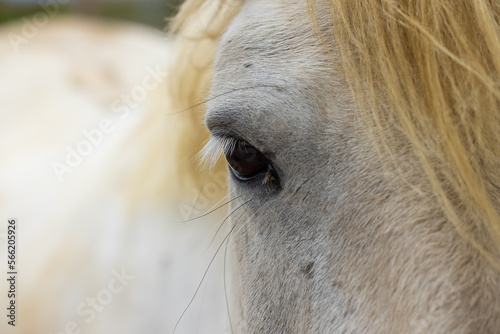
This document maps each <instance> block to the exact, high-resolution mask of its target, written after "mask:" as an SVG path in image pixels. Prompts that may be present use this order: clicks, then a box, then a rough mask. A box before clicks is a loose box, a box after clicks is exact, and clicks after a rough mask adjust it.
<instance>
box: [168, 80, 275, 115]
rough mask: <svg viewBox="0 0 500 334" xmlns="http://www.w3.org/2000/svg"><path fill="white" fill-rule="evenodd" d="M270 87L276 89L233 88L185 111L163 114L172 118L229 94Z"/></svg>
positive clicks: (262, 86) (264, 86)
mask: <svg viewBox="0 0 500 334" xmlns="http://www.w3.org/2000/svg"><path fill="white" fill-rule="evenodd" d="M272 87H276V86H275V85H260V86H250V87H242V88H235V89H232V90H230V91H227V92H224V93H221V94H219V95H216V96H213V97H211V98H209V99H206V100H205V101H202V102H200V103H197V104H195V105H193V106H191V107H189V108H186V109H183V110H180V111H176V112H174V113H171V114H165V116H174V115H178V114H181V113H183V112H185V111H189V110H191V109H194V108H196V107H199V106H201V105H203V104H205V103H208V102H210V101H212V100H215V99H217V98H219V97H222V96H225V95H228V94H231V93H235V92H238V91H242V90H247V89H256V88H272Z"/></svg>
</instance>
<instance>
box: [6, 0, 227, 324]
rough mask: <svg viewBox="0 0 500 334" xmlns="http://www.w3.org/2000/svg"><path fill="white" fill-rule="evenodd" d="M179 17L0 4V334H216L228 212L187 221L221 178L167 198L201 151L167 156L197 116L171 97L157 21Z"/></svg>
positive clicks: (158, 10)
mask: <svg viewBox="0 0 500 334" xmlns="http://www.w3.org/2000/svg"><path fill="white" fill-rule="evenodd" d="M180 3H181V1H180V0H171V1H168V0H136V1H132V0H127V1H119V0H107V1H105V0H102V1H97V0H80V1H76V0H75V1H70V0H36V1H33V0H9V1H7V0H0V106H1V107H0V138H1V140H0V156H1V157H2V159H0V170H1V171H2V173H0V278H1V279H0V310H4V311H1V313H0V319H1V320H0V333H2V334H10V333H13V334H38V333H40V334H50V333H52V334H56V333H57V334H59V333H66V334H69V333H79V334H101V333H102V334H104V333H106V334H114V333H120V334H143V333H150V334H155V333H172V332H173V331H174V327H175V325H176V323H178V322H179V325H178V326H177V328H176V331H175V333H176V334H191V333H200V334H201V333H206V334H211V333H214V334H215V333H223V332H224V331H225V330H226V329H227V327H228V321H227V310H226V299H225V291H226V290H228V289H229V288H228V287H226V285H225V276H226V275H227V277H229V276H230V275H231V273H230V270H229V267H226V264H225V247H223V246H224V241H225V239H224V237H225V235H226V233H227V224H226V225H225V224H224V220H223V218H224V215H225V213H224V209H221V210H216V212H214V213H213V214H210V215H207V216H205V217H203V218H202V219H196V220H193V221H191V220H192V219H193V218H195V217H198V216H200V215H202V214H203V213H206V212H209V211H210V210H211V209H212V208H214V207H215V204H216V202H217V201H219V200H220V199H221V198H223V197H224V196H225V194H226V193H227V188H226V184H227V175H226V174H225V173H222V174H218V175H217V174H215V175H207V176H206V177H205V179H204V183H203V185H202V186H201V187H200V188H199V189H198V188H197V187H198V186H196V187H194V186H192V187H191V188H190V187H188V186H184V188H187V189H184V190H185V191H184V193H183V194H184V197H183V198H181V196H180V195H179V191H178V190H179V188H180V187H181V186H179V182H178V181H179V179H180V178H179V172H178V171H179V170H191V169H193V168H192V167H193V166H196V164H197V162H196V154H197V153H198V151H199V149H200V148H199V147H193V148H192V149H187V148H185V149H183V150H184V151H183V152H178V151H180V150H178V149H177V148H178V147H180V143H181V142H183V141H184V140H188V138H189V136H190V135H191V134H190V133H186V131H185V130H183V129H184V127H183V124H186V123H185V122H193V118H192V117H187V118H186V115H187V114H188V113H178V112H179V110H172V109H173V108H172V107H171V97H170V96H169V87H171V86H170V85H176V81H175V79H172V77H171V76H170V75H169V72H170V69H171V68H172V67H173V66H175V57H173V56H172V55H173V54H174V52H173V48H174V46H173V45H172V43H171V41H170V40H169V39H168V37H167V34H166V25H167V24H166V23H167V21H168V18H169V17H171V16H172V15H174V14H175V12H176V11H177V10H178V8H179V6H180ZM201 56H203V55H201ZM171 79H172V80H171ZM196 93H197V94H207V92H196ZM197 118H199V123H197V125H196V126H199V131H198V130H197V131H196V132H197V133H202V132H203V131H205V132H206V130H204V126H203V122H202V117H201V115H200V117H197ZM190 124H191V123H190ZM185 146H186V145H184V147H185ZM12 217H15V218H16V219H17V221H18V225H17V239H16V240H17V249H16V255H15V256H16V261H17V262H16V265H17V267H16V268H15V269H16V270H17V272H18V276H17V283H16V284H17V285H16V289H17V294H16V297H15V302H16V310H17V318H16V326H15V327H14V326H11V325H8V323H7V320H9V318H7V317H6V315H7V314H6V313H7V312H6V310H7V305H10V304H9V303H10V302H11V301H12V299H11V298H10V297H8V296H7V295H8V293H7V291H9V286H8V284H7V283H8V282H7V280H6V279H4V277H5V275H7V255H8V254H7V249H8V247H7V233H8V231H7V222H8V220H9V219H10V218H12ZM221 222H222V223H221ZM219 227H221V228H220V230H219ZM219 246H220V247H219ZM213 258H215V260H214V261H213V262H212V259H213ZM203 277H205V278H203ZM195 292H196V293H195ZM193 297H194V299H193V300H191V299H192V298H193ZM188 305H189V307H188ZM184 311H186V312H185V314H184V316H182V317H181V315H182V314H183V312H184Z"/></svg>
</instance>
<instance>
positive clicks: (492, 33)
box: [170, 0, 500, 261]
mask: <svg viewBox="0 0 500 334" xmlns="http://www.w3.org/2000/svg"><path fill="white" fill-rule="evenodd" d="M308 2H309V8H310V14H311V21H312V23H313V25H314V24H315V17H316V8H315V2H314V1H308ZM242 3H243V1H230V2H229V1H223V0H221V1H210V2H208V1H204V0H191V1H187V2H186V3H185V4H184V5H183V6H182V9H181V11H180V13H179V15H178V16H177V18H176V19H175V20H174V22H173V26H172V31H173V33H174V34H175V36H176V37H175V38H176V43H177V47H176V49H177V50H178V54H177V55H176V57H177V59H176V61H174V62H173V63H174V64H175V66H176V67H175V68H174V69H172V71H171V76H170V80H171V82H172V84H171V85H170V87H171V92H170V94H171V96H172V99H173V100H174V109H175V110H184V109H186V108H189V107H191V106H195V105H198V104H199V103H200V102H202V101H203V98H205V97H206V95H205V93H206V92H207V90H208V87H209V83H210V76H211V66H212V62H213V58H214V54H215V49H216V46H217V43H218V39H219V37H220V36H221V34H222V33H223V31H224V29H225V28H226V27H227V25H228V24H229V22H230V21H231V19H232V18H233V17H234V15H235V14H237V13H238V11H239V8H240V7H241V5H242ZM330 16H331V22H332V23H331V24H332V27H331V29H328V30H327V31H329V32H330V31H331V33H332V34H333V37H334V39H335V41H336V43H335V44H336V45H335V50H329V51H331V52H335V53H336V54H337V55H338V57H339V59H340V64H336V65H338V66H339V67H340V68H341V69H342V71H343V73H344V74H348V75H345V77H346V79H347V81H348V83H349V85H350V87H351V89H352V91H353V93H354V94H355V96H356V97H357V103H358V106H359V109H360V110H361V111H362V112H361V115H362V120H363V121H364V122H366V124H372V125H373V126H372V127H371V133H372V135H373V136H374V138H377V142H378V144H379V145H378V149H379V152H380V153H381V154H384V156H388V157H389V161H388V164H389V165H396V166H397V164H398V163H399V161H398V151H397V150H398V149H397V148H395V147H396V146H397V145H395V144H394V143H396V141H395V140H397V136H398V135H399V136H401V134H402V135H404V136H405V137H406V138H407V139H408V141H409V142H410V143H411V146H412V147H411V149H412V150H413V151H414V152H415V156H416V157H418V161H419V165H420V166H421V169H422V176H425V177H426V178H427V179H428V182H429V184H430V185H431V187H432V192H433V195H434V196H435V198H436V200H437V201H438V202H439V203H440V206H441V208H442V210H443V212H444V214H445V215H446V216H447V218H448V219H449V221H451V222H452V223H453V225H454V226H455V228H456V229H457V231H458V232H459V233H460V234H461V235H462V236H463V237H464V238H465V239H466V240H468V241H469V242H470V243H471V244H472V245H473V246H474V247H476V248H477V249H478V250H479V251H480V252H481V253H482V254H483V255H485V256H486V257H487V258H488V259H489V260H494V261H498V254H499V253H498V252H499V246H500V216H499V211H498V210H499V208H500V202H499V199H500V173H499V171H500V4H499V3H498V2H495V1H491V0H476V1H470V2H465V1H448V0H422V1H418V2H416V1H405V0H401V1H394V0H366V1H363V2H353V1H349V0H334V1H331V2H330ZM315 28H316V31H317V33H318V36H319V37H322V36H321V33H320V28H319V27H318V26H317V25H316V26H315ZM321 31H323V34H324V33H325V32H324V31H325V29H322V30H321ZM325 46H326V43H325ZM174 83H175V84H174ZM188 112H189V115H190V116H189V117H190V119H189V121H187V122H185V124H186V125H185V127H186V128H185V131H186V133H189V134H186V137H188V136H189V137H191V139H190V142H186V143H185V144H184V145H186V146H189V147H196V148H197V149H199V148H201V147H202V144H203V142H204V141H205V140H206V139H207V136H208V133H207V132H206V131H204V130H203V131H202V130H200V128H201V127H202V125H201V122H200V114H199V108H193V109H190V110H189V111H187V112H186V113H188ZM195 134H196V135H195ZM183 149H185V148H183ZM181 151H182V150H181ZM181 174H183V175H185V176H186V178H190V179H192V180H194V182H195V183H196V182H199V179H200V176H196V175H197V174H196V172H194V171H193V170H190V171H188V170H184V171H182V173H181ZM193 175H195V176H194V177H193ZM410 183H411V181H410Z"/></svg>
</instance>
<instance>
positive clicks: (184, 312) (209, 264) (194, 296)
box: [172, 200, 251, 334]
mask: <svg viewBox="0 0 500 334" xmlns="http://www.w3.org/2000/svg"><path fill="white" fill-rule="evenodd" d="M250 201H251V200H248V201H246V202H244V203H243V204H242V205H240V206H239V207H238V208H241V207H242V206H243V205H244V204H247V203H248V202H250ZM238 208H237V209H238ZM235 211H236V210H234V211H233V212H232V213H234V212H235ZM232 213H231V214H232ZM228 218H229V216H228V217H226V219H225V220H227V219H228ZM235 226H236V225H235ZM233 229H234V226H233V227H232V228H231V230H230V231H229V232H228V234H227V235H226V236H225V237H224V239H223V240H222V242H221V244H220V245H219V247H218V248H217V250H216V251H215V254H214V255H213V256H212V259H211V260H210V262H209V263H208V267H207V269H206V270H205V273H204V274H203V276H202V278H201V281H200V283H199V284H198V287H197V288H196V290H195V292H194V295H193V297H192V298H191V300H190V301H189V303H188V305H187V306H186V308H185V309H184V311H183V312H182V314H181V316H180V317H179V320H177V322H176V323H175V327H174V331H173V333H172V334H175V331H176V330H177V327H178V326H179V323H180V322H181V320H182V318H183V317H184V315H185V314H186V312H187V310H188V309H189V307H190V306H191V304H192V303H193V301H194V299H195V298H196V295H197V294H198V291H199V290H200V288H201V285H202V284H203V282H204V281H205V277H206V276H207V274H208V271H209V270H210V268H211V266H212V263H213V262H214V260H215V257H216V256H217V254H218V253H219V250H220V249H221V248H222V245H224V242H225V241H226V240H227V238H228V237H229V235H230V234H231V232H232V231H233Z"/></svg>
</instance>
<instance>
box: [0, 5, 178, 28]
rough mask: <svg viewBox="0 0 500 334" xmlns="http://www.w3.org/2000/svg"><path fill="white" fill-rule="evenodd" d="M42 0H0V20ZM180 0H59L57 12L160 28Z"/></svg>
mask: <svg viewBox="0 0 500 334" xmlns="http://www.w3.org/2000/svg"><path fill="white" fill-rule="evenodd" d="M49 2H50V1H46V0H45V1H44V0H0V24H1V23H4V22H7V21H10V20H15V19H19V18H22V17H26V16H30V15H33V14H35V13H36V12H38V11H39V10H40V5H39V3H41V4H44V3H45V4H47V3H49ZM181 3H182V0H60V1H58V4H59V5H60V14H68V13H78V14H87V15H93V16H101V17H106V18H116V19H123V20H130V21H135V22H140V23H144V24H147V25H151V26H154V27H156V28H158V29H164V28H165V26H166V18H168V17H171V16H173V15H175V13H176V12H177V10H178V8H179V6H180V4H181Z"/></svg>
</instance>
